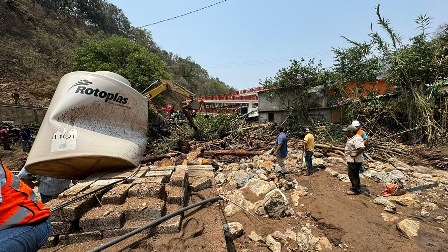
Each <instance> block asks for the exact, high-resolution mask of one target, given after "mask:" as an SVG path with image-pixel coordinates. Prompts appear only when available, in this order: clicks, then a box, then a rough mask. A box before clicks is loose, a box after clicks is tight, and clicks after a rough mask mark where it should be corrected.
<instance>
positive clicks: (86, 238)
mask: <svg viewBox="0 0 448 252" xmlns="http://www.w3.org/2000/svg"><path fill="white" fill-rule="evenodd" d="M101 239H103V236H102V234H101V231H94V232H84V233H73V234H66V235H60V236H59V245H69V244H74V243H81V242H90V241H96V240H101Z"/></svg>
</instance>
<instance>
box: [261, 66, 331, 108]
mask: <svg viewBox="0 0 448 252" xmlns="http://www.w3.org/2000/svg"><path fill="white" fill-rule="evenodd" d="M331 76H332V75H330V74H329V73H328V72H326V71H325V69H324V68H323V67H322V64H321V63H320V62H319V63H317V64H316V63H315V62H314V59H312V60H309V61H308V62H305V60H304V59H303V58H302V59H301V60H300V61H297V60H291V65H290V66H289V67H287V68H282V69H280V70H279V71H278V72H277V74H276V76H275V77H274V78H268V79H266V80H265V81H264V82H262V83H260V84H261V85H262V86H263V87H264V88H265V89H267V90H268V91H267V93H268V95H269V96H271V97H272V98H273V99H277V100H280V101H281V102H282V103H283V105H284V106H285V107H287V109H288V110H289V111H290V112H291V113H299V114H301V115H304V116H306V114H307V113H306V112H307V108H308V103H307V100H308V90H309V89H310V88H311V87H315V86H318V85H324V86H326V85H327V84H328V78H329V77H331Z"/></svg>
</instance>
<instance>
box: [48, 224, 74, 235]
mask: <svg viewBox="0 0 448 252" xmlns="http://www.w3.org/2000/svg"><path fill="white" fill-rule="evenodd" d="M51 226H52V227H53V231H52V233H51V234H52V235H59V234H68V233H70V231H72V230H73V224H72V222H68V221H52V222H51Z"/></svg>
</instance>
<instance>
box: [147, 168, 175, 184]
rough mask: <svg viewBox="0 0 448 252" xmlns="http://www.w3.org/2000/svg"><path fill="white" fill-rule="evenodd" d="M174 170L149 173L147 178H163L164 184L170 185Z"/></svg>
mask: <svg viewBox="0 0 448 252" xmlns="http://www.w3.org/2000/svg"><path fill="white" fill-rule="evenodd" d="M172 172H173V170H160V171H148V172H147V173H146V174H145V177H161V178H162V183H168V182H169V181H170V177H171V174H172Z"/></svg>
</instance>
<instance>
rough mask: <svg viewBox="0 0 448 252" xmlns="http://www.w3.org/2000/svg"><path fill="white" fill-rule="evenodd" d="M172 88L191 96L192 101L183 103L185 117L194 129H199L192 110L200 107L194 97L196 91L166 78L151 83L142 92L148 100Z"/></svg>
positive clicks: (174, 90)
mask: <svg viewBox="0 0 448 252" xmlns="http://www.w3.org/2000/svg"><path fill="white" fill-rule="evenodd" d="M157 84H159V85H158V86H156V87H155V88H153V89H151V87H153V86H154V85H157ZM167 89H169V90H171V91H173V92H176V93H178V94H180V95H182V96H185V97H189V98H190V99H191V101H189V103H188V104H186V105H183V106H182V112H183V113H184V114H185V117H186V118H187V120H188V123H189V124H190V126H191V127H192V128H193V129H194V130H196V131H197V130H198V127H197V126H196V124H195V123H194V120H193V116H192V114H191V112H192V110H197V109H199V106H200V105H199V102H198V101H197V100H195V99H194V96H195V95H194V93H192V92H190V91H188V90H187V89H186V88H184V87H182V86H180V85H179V84H176V83H175V82H173V81H171V80H166V79H159V80H157V81H155V82H153V83H151V85H149V87H147V88H146V89H145V90H143V92H142V94H143V95H144V96H145V97H146V100H147V101H150V100H151V99H152V98H154V97H155V96H157V95H158V94H160V93H162V92H163V91H165V90H167Z"/></svg>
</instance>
